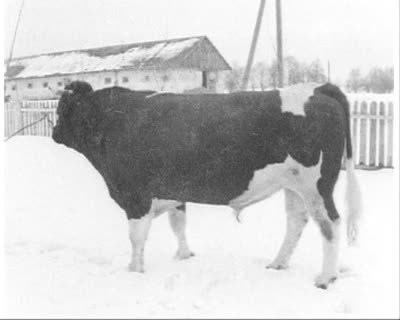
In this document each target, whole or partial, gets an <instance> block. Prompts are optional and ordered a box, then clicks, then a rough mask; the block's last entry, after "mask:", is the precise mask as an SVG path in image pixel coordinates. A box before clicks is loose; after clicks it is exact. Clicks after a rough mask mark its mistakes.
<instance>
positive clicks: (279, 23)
mask: <svg viewBox="0 0 400 320" xmlns="http://www.w3.org/2000/svg"><path fill="white" fill-rule="evenodd" d="M275 7H276V43H277V55H278V56H277V63H278V87H279V88H283V55H282V15H281V0H275Z"/></svg>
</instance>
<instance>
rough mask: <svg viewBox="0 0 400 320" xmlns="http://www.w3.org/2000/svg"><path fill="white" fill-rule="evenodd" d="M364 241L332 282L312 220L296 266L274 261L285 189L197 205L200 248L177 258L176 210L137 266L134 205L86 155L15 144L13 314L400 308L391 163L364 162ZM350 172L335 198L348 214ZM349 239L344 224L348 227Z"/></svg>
mask: <svg viewBox="0 0 400 320" xmlns="http://www.w3.org/2000/svg"><path fill="white" fill-rule="evenodd" d="M356 173H357V174H358V177H359V182H360V184H361V187H362V192H363V199H364V205H363V206H364V208H365V213H364V215H365V221H364V223H363V226H362V229H361V238H360V243H361V245H360V247H359V248H347V247H346V245H345V241H344V240H343V244H342V246H341V261H342V263H341V273H340V277H339V279H338V280H337V281H336V283H335V284H333V285H332V286H331V287H330V288H329V290H327V291H324V290H319V289H316V288H315V287H314V285H313V279H314V277H315V276H316V275H317V273H318V272H319V271H320V264H321V255H322V252H321V251H322V245H321V237H320V235H319V233H318V232H319V231H318V230H317V228H316V227H315V226H314V225H313V223H310V224H309V225H308V226H307V227H306V230H305V232H304V235H303V238H302V239H301V240H300V243H299V247H298V249H297V251H296V252H295V254H294V256H293V260H292V263H291V265H290V268H289V269H288V270H284V271H275V270H267V269H265V266H266V265H267V264H268V263H269V262H270V261H272V259H273V258H274V255H275V254H276V253H277V251H278V249H279V246H280V244H281V241H282V239H283V236H284V232H285V214H284V204H283V196H282V194H277V195H275V196H273V197H272V198H270V199H268V200H266V201H264V202H263V203H260V204H257V205H254V206H253V207H251V208H249V209H247V210H245V211H244V214H243V218H244V219H243V223H242V224H238V223H237V222H236V221H235V220H234V219H233V218H232V215H231V211H230V210H229V209H228V208H224V207H216V206H205V205H195V204H189V205H188V228H187V235H188V241H189V245H190V246H191V248H192V250H193V251H195V253H196V256H195V257H194V258H192V259H189V260H185V261H176V260H173V259H172V257H173V254H174V252H175V250H176V243H175V238H174V236H173V234H172V231H171V230H170V228H169V225H168V221H167V216H161V217H159V218H158V219H156V220H155V221H154V222H153V225H152V228H151V230H150V235H149V240H148V242H147V245H146V253H145V259H146V263H145V265H146V273H145V274H136V273H128V272H127V265H128V262H129V258H130V256H129V255H130V245H129V240H128V234H127V231H128V230H127V223H126V218H125V214H124V212H123V211H122V210H121V209H120V208H119V207H118V206H117V205H116V203H115V202H114V201H113V200H112V199H111V198H110V196H109V195H108V191H107V188H106V186H105V183H104V181H103V179H102V178H101V176H100V175H99V174H98V173H97V172H96V171H95V170H94V169H93V168H92V166H91V165H90V164H89V162H88V161H87V160H86V159H85V158H84V157H83V156H82V155H80V154H79V153H77V152H75V151H73V150H72V149H68V148H66V147H64V146H62V145H57V144H55V143H54V142H53V141H52V140H51V139H49V138H42V137H40V138H39V137H16V138H13V139H11V140H10V141H8V142H7V143H6V145H5V179H6V181H5V230H6V234H5V240H6V260H5V269H6V288H5V289H6V298H7V301H6V303H7V310H6V316H7V317H26V316H29V317H64V318H65V317H92V318H93V317H101V318H104V317H125V318H127V317H132V318H138V317H140V318H142V317H164V318H170V317H191V318H199V317H202V318H204V317H236V318H237V317H252V318H266V317H286V318H287V317H300V316H303V317H334V318H349V317H398V315H399V303H398V299H399V288H398V283H399V275H398V268H399V223H398V222H399V215H398V211H397V208H398V206H397V203H395V201H397V199H395V197H397V195H396V194H395V193H394V191H393V185H394V181H395V179H396V176H395V175H394V173H393V171H392V170H381V171H357V172H356ZM344 180H345V174H344V173H342V174H341V177H340V180H339V183H338V185H337V188H336V193H335V197H336V200H337V204H338V209H339V212H342V213H343V204H344V186H345V183H344ZM342 235H343V237H342V238H343V239H345V233H344V230H343V232H342Z"/></svg>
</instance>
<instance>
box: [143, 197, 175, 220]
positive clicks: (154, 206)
mask: <svg viewBox="0 0 400 320" xmlns="http://www.w3.org/2000/svg"><path fill="white" fill-rule="evenodd" d="M181 204H182V202H179V201H176V200H165V199H158V198H153V199H152V201H151V208H150V212H153V213H154V214H155V216H156V217H157V216H159V215H160V214H162V213H164V212H167V211H170V210H172V209H175V208H176V207H178V206H180V205H181Z"/></svg>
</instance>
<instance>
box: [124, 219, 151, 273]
mask: <svg viewBox="0 0 400 320" xmlns="http://www.w3.org/2000/svg"><path fill="white" fill-rule="evenodd" d="M153 217H154V213H152V212H151V213H148V214H146V215H144V216H143V217H141V218H140V219H129V220H128V223H129V239H130V241H131V244H132V259H131V263H130V264H129V271H134V272H144V245H145V242H146V240H147V235H148V233H149V230H150V225H151V221H152V220H153Z"/></svg>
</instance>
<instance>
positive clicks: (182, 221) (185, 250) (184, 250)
mask: <svg viewBox="0 0 400 320" xmlns="http://www.w3.org/2000/svg"><path fill="white" fill-rule="evenodd" d="M168 218H169V224H170V226H171V229H172V231H173V232H174V234H175V236H176V239H177V241H178V250H177V252H176V255H175V258H177V259H179V260H182V259H187V258H190V257H193V256H194V254H193V252H192V251H190V249H189V245H188V243H187V240H186V232H185V229H186V212H184V211H182V210H177V209H174V210H170V211H168Z"/></svg>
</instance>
